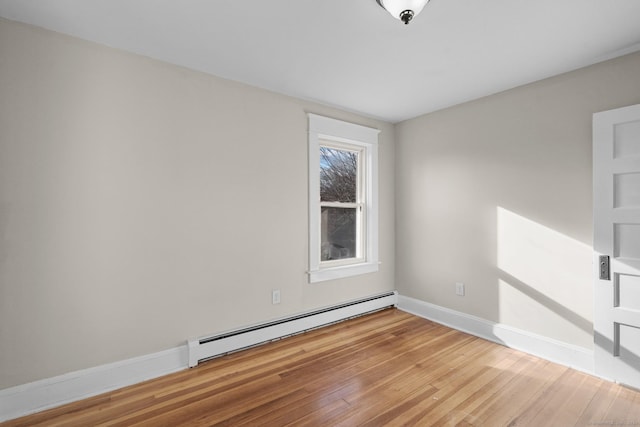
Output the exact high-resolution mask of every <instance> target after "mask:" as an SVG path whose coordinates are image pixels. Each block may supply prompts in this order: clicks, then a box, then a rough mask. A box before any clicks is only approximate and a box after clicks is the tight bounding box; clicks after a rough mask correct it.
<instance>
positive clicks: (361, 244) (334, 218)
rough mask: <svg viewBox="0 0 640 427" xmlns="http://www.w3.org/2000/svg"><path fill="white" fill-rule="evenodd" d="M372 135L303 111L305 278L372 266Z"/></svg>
mask: <svg viewBox="0 0 640 427" xmlns="http://www.w3.org/2000/svg"><path fill="white" fill-rule="evenodd" d="M378 133H379V131H378V130H377V129H372V128H368V127H364V126H360V125H355V124H352V123H347V122H343V121H340V120H334V119H330V118H327V117H322V116H317V115H315V114H309V281H310V282H320V281H323V280H330V279H337V278H342V277H348V276H354V275H357V274H364V273H371V272H374V271H377V270H378V202H377V197H378V174H377V166H378Z"/></svg>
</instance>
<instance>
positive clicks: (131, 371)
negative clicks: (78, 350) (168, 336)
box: [0, 345, 188, 422]
mask: <svg viewBox="0 0 640 427" xmlns="http://www.w3.org/2000/svg"><path fill="white" fill-rule="evenodd" d="M187 368H188V352H187V346H186V345H183V346H180V347H176V348H172V349H169V350H164V351H160V352H158V353H153V354H147V355H144V356H140V357H134V358H132V359H127V360H122V361H119V362H114V363H109V364H106V365H101V366H96V367H94V368H89V369H83V370H80V371H75V372H70V373H68V374H64V375H60V376H57V377H53V378H47V379H44V380H39V381H35V382H32V383H28V384H22V385H19V386H15V387H11V388H7V389H4V390H0V422H2V421H6V420H11V419H14V418H18V417H22V416H25V415H29V414H33V413H35V412H40V411H43V410H45V409H50V408H54V407H56V406H60V405H64V404H65V403H70V402H74V401H76V400H80V399H84V398H87V397H91V396H96V395H98V394H102V393H106V392H108V391H112V390H116V389H119V388H122V387H126V386H129V385H132V384H136V383H139V382H142V381H146V380H150V379H153V378H158V377H161V376H163V375H167V374H170V373H173V372H177V371H180V370H183V369H187Z"/></svg>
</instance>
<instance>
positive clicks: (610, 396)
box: [0, 309, 640, 427]
mask: <svg viewBox="0 0 640 427" xmlns="http://www.w3.org/2000/svg"><path fill="white" fill-rule="evenodd" d="M616 423H617V425H640V392H637V391H634V390H630V389H627V388H624V387H622V386H619V385H617V384H613V383H609V382H606V381H603V380H601V379H598V378H595V377H591V376H589V375H586V374H583V373H580V372H577V371H575V370H571V369H569V368H566V367H563V366H560V365H556V364H553V363H551V362H548V361H545V360H542V359H538V358H536V357H533V356H531V355H528V354H525V353H522V352H519V351H516V350H512V349H508V348H505V347H503V346H500V345H498V344H495V343H492V342H488V341H485V340H482V339H479V338H477V337H473V336H471V335H468V334H465V333H462V332H459V331H455V330H452V329H449V328H446V327H444V326H441V325H438V324H436V323H433V322H430V321H428V320H425V319H422V318H419V317H416V316H413V315H411V314H408V313H405V312H402V311H399V310H396V309H389V310H383V311H380V312H377V313H374V314H371V315H367V316H363V317H359V318H356V319H351V320H348V321H345V322H342V323H339V324H335V325H331V326H328V327H325V328H321V329H317V330H314V331H309V332H306V333H303V334H299V335H295V336H292V337H288V338H285V339H282V340H278V341H274V342H272V343H269V344H266V345H262V346H259V347H255V348H252V349H248V350H245V351H241V352H238V353H234V354H229V355H226V356H223V357H220V358H217V359H214V360H211V361H208V362H205V363H202V364H201V365H199V366H198V367H196V368H193V369H190V370H187V371H183V372H178V373H175V374H171V375H167V376H165V377H162V378H158V379H155V380H151V381H147V382H145V383H141V384H137V385H133V386H130V387H126V388H123V389H120V390H116V391H114V392H111V393H106V394H104V395H101V396H96V397H92V398H89V399H85V400H83V401H80V402H75V403H72V404H69V405H65V406H61V407H59V408H55V409H52V410H49V411H44V412H42V413H39V414H34V415H31V416H27V417H23V418H20V419H16V420H12V421H8V422H5V423H2V424H0V426H2V427H10V426H11V427H14V426H112V427H115V426H154V427H155V426H180V425H185V426H296V427H299V426H354V425H357V426H372V427H373V426H385V425H390V426H396V425H419V426H450V425H457V426H490V427H493V426H534V427H539V426H545V427H546V426H553V425H557V426H563V427H564V426H588V425H616Z"/></svg>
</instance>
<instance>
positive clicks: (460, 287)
mask: <svg viewBox="0 0 640 427" xmlns="http://www.w3.org/2000/svg"><path fill="white" fill-rule="evenodd" d="M456 295H459V296H461V297H463V296H464V283H460V282H458V283H456Z"/></svg>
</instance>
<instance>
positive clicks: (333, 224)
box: [320, 207, 357, 261]
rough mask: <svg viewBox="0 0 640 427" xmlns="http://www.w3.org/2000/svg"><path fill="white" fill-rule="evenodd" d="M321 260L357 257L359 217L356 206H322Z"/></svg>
mask: <svg viewBox="0 0 640 427" xmlns="http://www.w3.org/2000/svg"><path fill="white" fill-rule="evenodd" d="M320 219H321V244H322V246H321V250H320V260H321V261H330V260H335V259H345V258H355V257H356V256H357V254H356V239H357V229H356V227H357V225H356V223H357V219H356V209H355V208H334V207H322V208H321V216H320Z"/></svg>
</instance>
